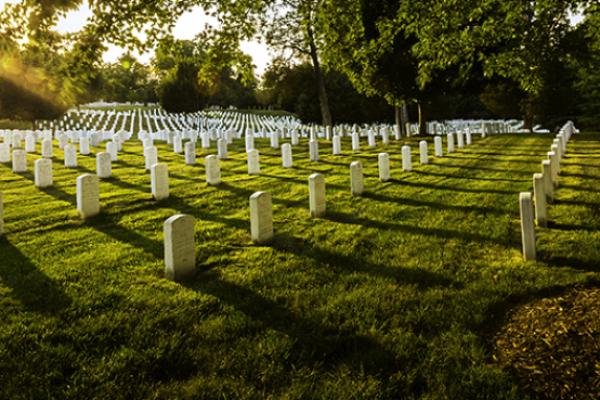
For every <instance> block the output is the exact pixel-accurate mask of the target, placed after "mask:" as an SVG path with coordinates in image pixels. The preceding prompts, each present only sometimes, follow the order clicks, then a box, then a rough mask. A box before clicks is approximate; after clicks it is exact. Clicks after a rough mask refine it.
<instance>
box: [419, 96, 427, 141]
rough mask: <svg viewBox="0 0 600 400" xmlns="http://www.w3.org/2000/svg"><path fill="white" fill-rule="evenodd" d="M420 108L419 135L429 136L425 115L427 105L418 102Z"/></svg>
mask: <svg viewBox="0 0 600 400" xmlns="http://www.w3.org/2000/svg"><path fill="white" fill-rule="evenodd" d="M417 106H418V108H419V135H426V134H427V116H426V114H425V105H424V104H423V103H422V102H420V101H419V102H418V103H417Z"/></svg>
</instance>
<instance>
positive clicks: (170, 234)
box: [163, 214, 196, 281]
mask: <svg viewBox="0 0 600 400" xmlns="http://www.w3.org/2000/svg"><path fill="white" fill-rule="evenodd" d="M194 224H195V221H194V217H192V216H191V215H184V214H177V215H173V216H172V217H170V218H169V219H167V220H166V221H165V223H164V227H163V235H164V245H165V276H166V277H167V278H168V279H170V280H174V281H180V280H183V279H186V278H189V277H191V276H193V275H194V274H195V272H196V248H195V240H194V235H195V232H194Z"/></svg>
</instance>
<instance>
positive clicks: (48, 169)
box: [34, 158, 53, 188]
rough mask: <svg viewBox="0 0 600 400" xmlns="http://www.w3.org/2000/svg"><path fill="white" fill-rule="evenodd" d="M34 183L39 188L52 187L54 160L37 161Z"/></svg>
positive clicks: (43, 159)
mask: <svg viewBox="0 0 600 400" xmlns="http://www.w3.org/2000/svg"><path fill="white" fill-rule="evenodd" d="M34 182H35V186H36V187H39V188H45V187H49V186H52V183H53V179H52V160H50V159H49V158H40V159H39V160H35V164H34Z"/></svg>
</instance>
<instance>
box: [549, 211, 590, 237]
mask: <svg viewBox="0 0 600 400" xmlns="http://www.w3.org/2000/svg"><path fill="white" fill-rule="evenodd" d="M596 207H597V205H596ZM548 228H550V229H557V230H559V231H597V230H598V229H599V228H600V227H598V226H593V225H576V224H561V223H558V222H554V221H548Z"/></svg>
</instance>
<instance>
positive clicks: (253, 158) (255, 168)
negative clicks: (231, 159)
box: [246, 149, 260, 175]
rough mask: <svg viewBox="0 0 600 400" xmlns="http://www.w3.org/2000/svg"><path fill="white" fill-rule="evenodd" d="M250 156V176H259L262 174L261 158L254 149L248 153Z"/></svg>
mask: <svg viewBox="0 0 600 400" xmlns="http://www.w3.org/2000/svg"><path fill="white" fill-rule="evenodd" d="M246 155H247V156H248V174H249V175H258V174H260V158H259V156H260V155H259V153H258V150H256V149H252V150H250V151H248V152H247V153H246Z"/></svg>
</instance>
